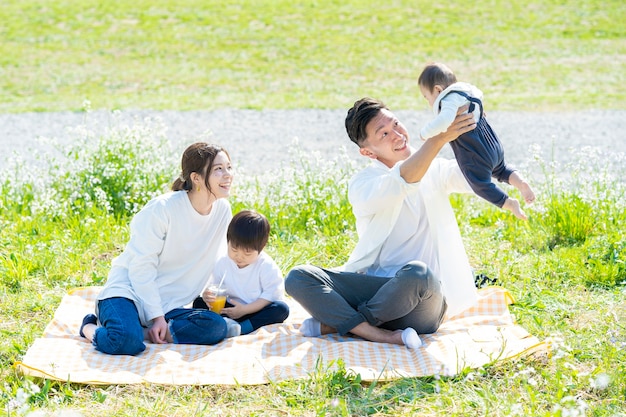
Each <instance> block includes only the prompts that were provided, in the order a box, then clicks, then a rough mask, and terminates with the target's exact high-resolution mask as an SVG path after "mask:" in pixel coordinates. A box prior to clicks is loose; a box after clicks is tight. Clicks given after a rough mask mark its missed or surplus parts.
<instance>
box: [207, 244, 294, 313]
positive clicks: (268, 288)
mask: <svg viewBox="0 0 626 417" xmlns="http://www.w3.org/2000/svg"><path fill="white" fill-rule="evenodd" d="M222 277H224V282H223V284H222V287H224V288H226V292H227V294H228V296H229V298H234V299H236V300H238V301H241V302H243V303H246V304H250V303H251V302H253V301H256V300H258V299H259V298H262V299H264V300H267V301H271V302H274V301H283V300H284V299H285V281H284V279H283V274H282V273H281V271H280V268H279V267H278V265H277V264H276V262H275V261H274V260H273V259H272V257H271V256H269V255H268V254H267V253H265V252H261V253H260V254H259V257H258V259H257V260H256V262H254V263H252V264H250V265H248V266H246V267H245V268H239V267H238V266H237V264H236V263H235V262H234V261H233V260H232V259H230V258H229V257H228V256H224V257H222V258H220V259H219V260H218V261H217V263H216V264H215V268H214V269H213V276H212V277H211V281H210V283H211V284H218V283H219V282H220V280H221V279H222Z"/></svg>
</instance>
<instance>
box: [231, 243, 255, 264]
mask: <svg viewBox="0 0 626 417" xmlns="http://www.w3.org/2000/svg"><path fill="white" fill-rule="evenodd" d="M228 257H229V258H230V259H232V260H233V262H234V263H235V264H237V267H238V268H245V267H246V266H248V265H250V264H252V263H254V262H256V260H257V259H259V251H258V250H256V249H244V248H234V247H233V246H232V245H231V244H230V242H229V243H228Z"/></svg>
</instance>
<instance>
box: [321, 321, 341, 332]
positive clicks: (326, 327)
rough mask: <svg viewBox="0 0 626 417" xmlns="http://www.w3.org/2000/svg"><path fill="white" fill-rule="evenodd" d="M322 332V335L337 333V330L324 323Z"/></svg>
mask: <svg viewBox="0 0 626 417" xmlns="http://www.w3.org/2000/svg"><path fill="white" fill-rule="evenodd" d="M320 331H321V332H322V334H332V333H337V329H335V328H334V327H330V326H329V325H327V324H324V323H321V325H320Z"/></svg>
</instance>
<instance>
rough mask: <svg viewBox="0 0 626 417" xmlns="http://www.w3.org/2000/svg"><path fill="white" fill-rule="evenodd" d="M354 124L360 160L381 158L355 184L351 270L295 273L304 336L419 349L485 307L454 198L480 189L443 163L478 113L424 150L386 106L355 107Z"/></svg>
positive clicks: (292, 284)
mask: <svg viewBox="0 0 626 417" xmlns="http://www.w3.org/2000/svg"><path fill="white" fill-rule="evenodd" d="M463 110H467V109H462V110H461V111H463ZM345 123H346V130H347V132H348V136H349V137H350V139H351V140H352V141H353V142H354V143H356V144H357V145H358V146H359V152H360V153H361V155H363V156H365V157H367V158H370V159H371V160H372V161H371V162H372V163H371V164H370V165H369V166H368V167H367V168H365V169H363V170H362V171H361V172H359V173H357V174H356V175H355V176H354V177H353V178H352V179H351V180H350V183H349V186H348V198H349V200H350V203H351V204H352V209H353V212H354V215H355V217H356V227H357V233H358V235H359V241H358V243H357V245H356V247H355V249H354V251H353V252H352V254H351V256H350V258H349V259H348V262H347V263H346V264H345V265H344V266H343V267H342V268H340V269H335V270H331V269H324V268H319V267H315V266H310V265H305V266H299V267H296V268H294V269H293V270H291V271H290V272H289V274H288V275H287V278H286V281H285V289H286V291H287V293H288V294H289V295H291V296H292V297H293V298H294V299H296V300H297V301H298V302H299V303H300V304H301V305H302V306H303V307H304V308H305V309H306V310H307V311H308V312H309V313H310V314H311V316H312V318H311V319H307V320H305V321H304V323H303V324H302V327H301V332H302V333H303V334H304V335H305V336H319V335H321V334H328V333H334V332H339V334H342V335H343V334H347V333H352V334H354V335H358V336H361V337H362V338H364V339H367V340H370V341H374V342H386V343H393V344H398V345H406V346H407V347H409V348H416V347H419V346H420V345H421V340H420V339H419V336H418V333H422V334H424V333H433V332H435V331H437V329H438V328H439V325H440V324H441V322H442V321H443V319H444V316H445V314H446V311H447V313H448V316H449V317H450V316H452V315H455V314H458V313H459V312H461V311H463V310H465V309H466V308H468V307H470V306H471V305H473V304H474V302H475V301H476V289H475V287H474V279H473V275H472V272H471V269H470V266H469V262H468V260H467V255H466V254H465V249H464V248H463V243H462V241H461V236H460V233H459V230H458V226H457V224H456V219H455V218H454V213H453V212H452V207H451V206H450V202H449V199H448V194H449V193H451V192H471V188H470V187H469V185H468V184H467V182H466V181H465V179H464V177H463V175H462V173H461V171H460V169H459V167H458V165H457V163H456V161H455V160H444V159H440V158H437V159H436V158H435V157H436V156H437V154H438V153H439V151H440V150H441V148H442V147H443V146H444V145H445V144H446V143H448V142H450V141H452V140H454V139H456V138H457V137H458V136H459V135H461V134H462V133H465V132H468V131H470V130H472V129H473V128H475V123H474V121H473V118H472V115H471V114H469V115H468V114H465V115H459V116H457V118H456V120H455V122H454V123H453V124H452V126H450V128H449V129H448V131H446V132H444V133H441V134H439V135H437V136H434V137H433V138H431V139H429V140H428V141H427V142H425V143H424V144H423V145H422V147H421V148H420V149H419V150H418V151H414V150H413V149H412V148H411V147H410V146H409V135H408V132H407V130H406V128H405V127H404V125H403V124H402V123H400V121H399V120H398V119H397V118H396V117H395V115H394V114H393V113H392V112H391V111H390V110H389V109H388V108H387V107H386V106H385V104H384V103H382V102H381V101H379V100H376V99H372V98H363V99H361V100H359V101H357V102H356V103H354V106H353V107H352V108H351V109H350V110H349V111H348V114H347V116H346V122H345Z"/></svg>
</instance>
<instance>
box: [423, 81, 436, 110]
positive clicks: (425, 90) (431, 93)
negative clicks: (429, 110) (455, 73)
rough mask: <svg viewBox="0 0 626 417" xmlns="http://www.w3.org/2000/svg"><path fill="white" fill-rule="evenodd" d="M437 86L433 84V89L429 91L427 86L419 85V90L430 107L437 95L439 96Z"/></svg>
mask: <svg viewBox="0 0 626 417" xmlns="http://www.w3.org/2000/svg"><path fill="white" fill-rule="evenodd" d="M437 87H438V86H435V88H434V89H433V91H430V90H429V89H428V88H427V87H425V86H423V85H420V91H421V92H422V95H423V96H424V98H425V99H426V101H427V102H428V105H429V106H430V107H432V106H433V104H435V100H436V99H437V97H439V93H441V89H439V88H437Z"/></svg>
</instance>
